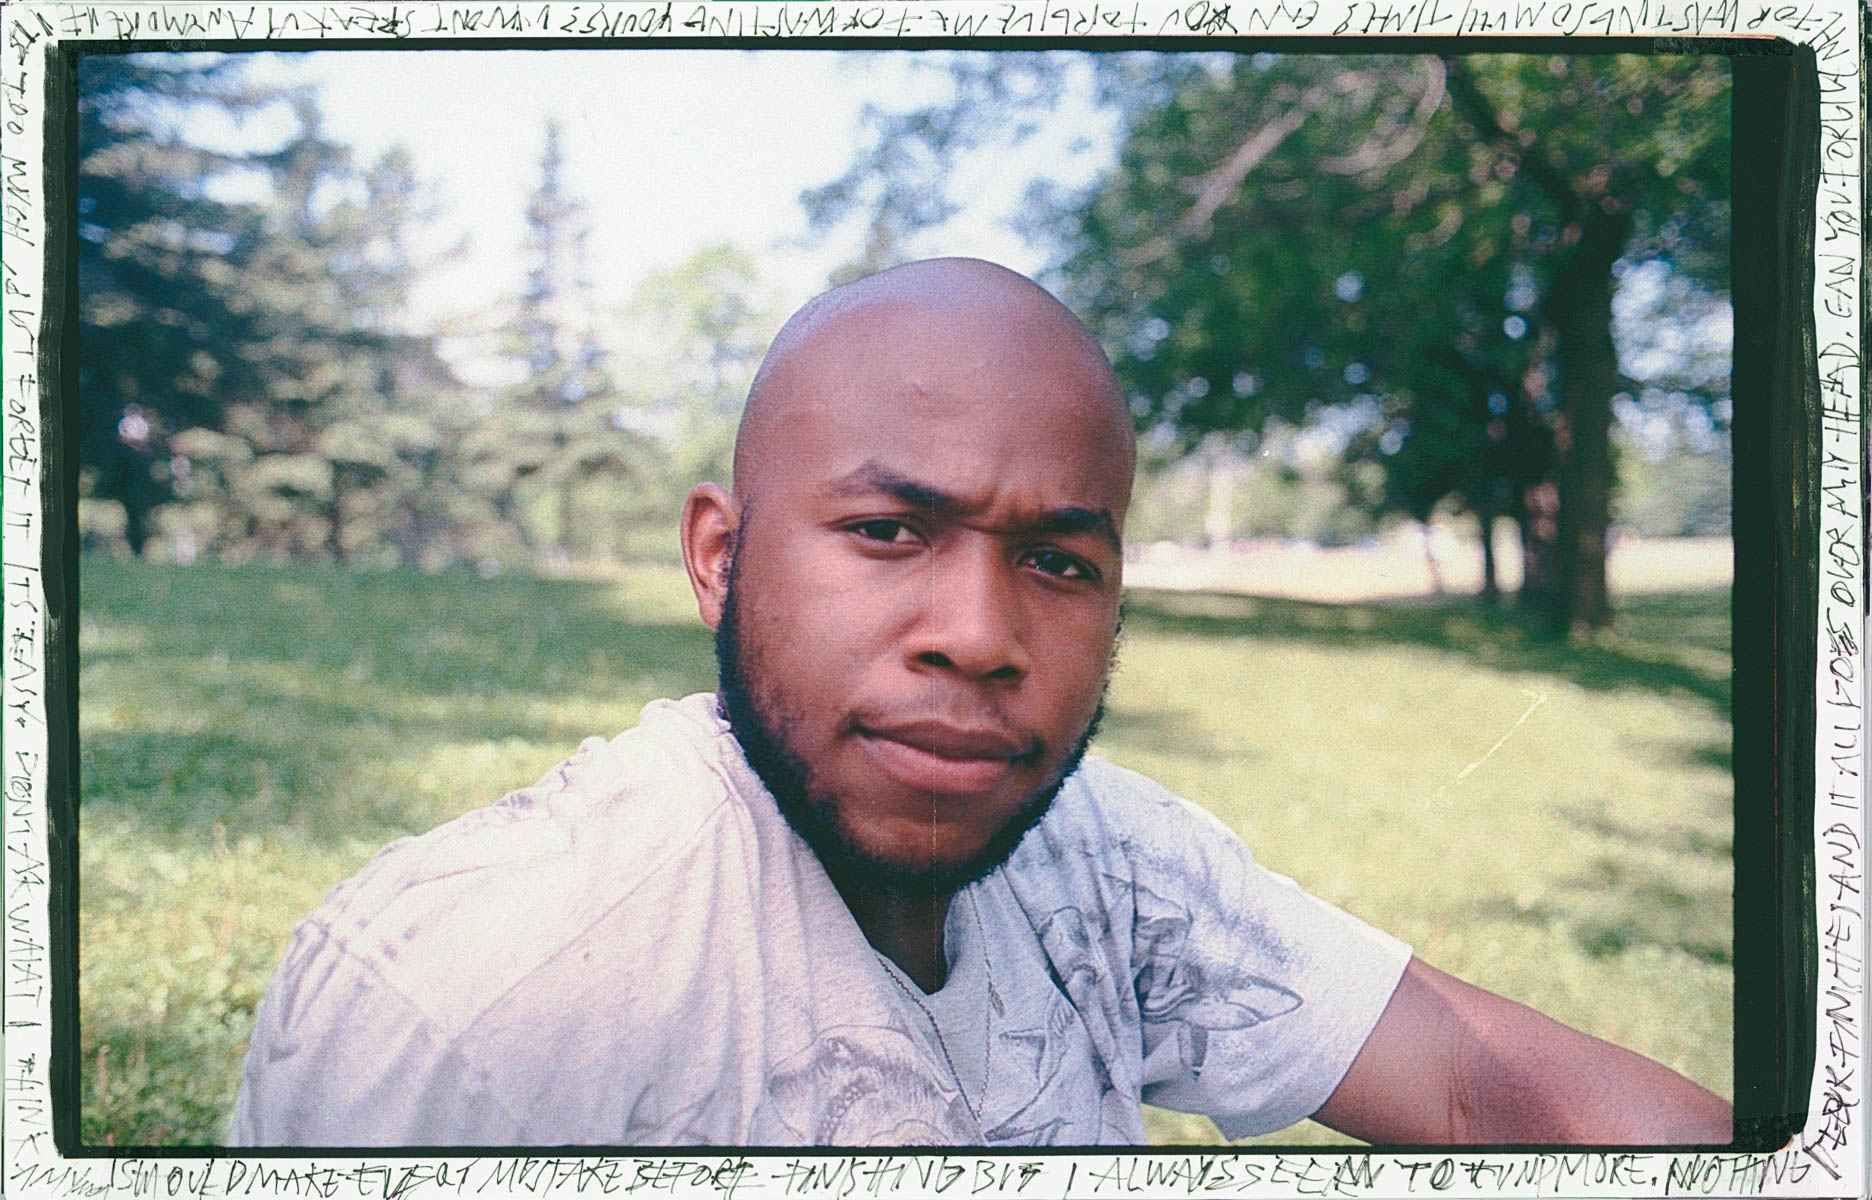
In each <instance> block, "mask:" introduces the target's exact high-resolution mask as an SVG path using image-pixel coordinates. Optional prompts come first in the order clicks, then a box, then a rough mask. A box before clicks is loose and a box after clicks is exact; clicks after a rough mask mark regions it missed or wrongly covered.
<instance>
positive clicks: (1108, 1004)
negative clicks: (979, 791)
mask: <svg viewBox="0 0 1872 1200" xmlns="http://www.w3.org/2000/svg"><path fill="white" fill-rule="evenodd" d="M945 936H946V943H947V950H948V952H949V955H950V962H951V978H950V981H949V983H948V984H947V985H946V986H945V987H944V988H943V989H942V991H941V992H939V993H937V994H936V995H935V996H925V995H923V994H922V993H921V991H919V990H918V989H917V988H916V987H915V985H914V984H911V983H909V981H908V980H906V979H904V978H903V977H902V976H901V975H900V974H899V973H897V972H895V971H894V970H893V969H892V968H891V967H890V966H889V964H888V963H886V962H885V961H884V960H882V959H881V958H880V957H879V956H878V955H877V954H876V953H875V952H874V951H873V950H872V949H871V947H870V945H869V944H868V943H867V942H866V941H865V939H864V936H863V934H862V933H861V932H860V931H859V929H858V926H857V924H856V923H855V922H854V921H853V920H852V917H851V914H850V912H849V911H848V910H847V909H846V907H845V905H844V903H843V901H841V900H840V899H839V896H838V893H837V892H836V891H835V890H834V889H833V887H832V884H831V881H830V880H829V879H828V878H827V877H826V875H825V872H824V870H823V869H822V868H821V867H820V865H819V862H818V859H817V858H816V857H815V856H814V855H813V853H812V851H811V850H810V849H809V848H808V847H807V846H806V845H805V843H804V842H802V841H801V840H800V839H799V837H798V835H796V834H795V833H794V832H793V830H792V829H791V828H790V827H789V826H788V825H787V824H786V822H785V820H784V819H783V818H782V817H781V815H780V813H779V811H778V809H777V808H776V807H775V804H774V801H773V798H772V796H770V795H769V794H768V793H767V791H766V789H765V788H764V787H762V786H761V784H760V782H759V780H758V779H757V778H756V776H755V775H754V773H753V771H752V770H751V769H750V768H749V767H748V765H747V762H746V760H745V758H744V757H743V756H742V754H741V751H740V747H739V745H738V744H737V743H736V742H735V740H734V738H733V737H732V735H730V734H729V732H728V729H727V727H726V725H725V724H724V723H723V722H722V720H721V718H720V717H719V716H718V714H717V712H716V707H715V702H714V698H713V697H712V696H708V695H698V696H691V697H689V698H688V699H686V700H682V701H680V702H672V701H658V702H657V703H655V704H651V705H650V706H648V707H647V708H645V710H644V714H643V718H642V721H641V723H640V724H639V725H638V726H637V728H635V729H633V730H631V731H629V732H627V733H624V734H622V735H620V736H618V737H616V738H614V739H612V740H611V741H609V742H606V741H602V740H600V739H597V738H592V739H589V740H587V741H586V742H585V743H584V745H582V746H581V747H580V748H579V751H578V753H576V754H575V755H573V756H572V757H571V758H570V759H568V760H567V761H566V762H564V763H562V764H560V765H559V766H558V767H556V768H554V769H553V770H552V771H551V772H549V773H548V774H547V776H546V777H545V778H544V779H542V780H541V781H540V782H539V783H538V784H535V785H534V786H533V787H531V788H527V789H525V790H523V791H519V792H516V793H514V794H513V795H510V796H508V797H507V798H506V799H504V800H502V801H501V802H500V803H499V804H496V805H494V806H493V807H491V808H487V809H482V810H480V811H478V812H474V813H470V814H468V815H467V816H464V817H462V818H460V819H458V820H455V821H451V822H449V823H448V824H446V825H443V826H442V827H440V828H438V829H436V830H433V831H432V832H430V833H428V834H425V835H423V836H421V837H418V838H406V839H404V840H402V841H399V842H396V843H394V844H393V845H391V846H389V847H388V848H386V849H385V850H384V851H383V852H382V853H380V854H379V855H378V856H377V857H376V858H375V859H373V860H372V862H371V863H370V864H369V865H368V866H367V867H366V868H365V869H364V870H363V871H362V872H361V873H360V874H359V875H357V876H356V877H355V878H353V879H351V880H349V881H347V882H345V883H343V884H341V885H339V886H338V887H337V888H336V889H334V890H333V891H332V893H331V895H330V896H329V897H328V898H327V899H326V902H325V904H324V905H323V906H321V907H320V908H319V910H318V911H317V912H315V913H313V914H312V915H311V916H310V917H308V918H307V919H306V920H305V921H304V922H302V923H301V924H300V926H299V927H298V929H297V930H296V931H295V933H294V935H293V940H292V944H291V946H290V947H289V948H288V950H287V953H286V957H285V959H284V961H282V963H281V964H280V967H279V969H278V971H277V972H276V974H275V975H274V978H273V981H272V983H271V985H270V986H269V987H268V989H267V994H266V996H265V998H264V999H263V1000H262V1001H261V1003H260V1007H259V1010H258V1012H257V1014H256V1024H255V1029H254V1035H253V1040H252V1042H251V1044H250V1045H249V1047H248V1051H247V1062H246V1069H245V1074H244V1078H243V1081H242V1085H241V1091H240V1097H239V1099H238V1100H237V1102H236V1105H235V1111H234V1119H233V1125H232V1129H231V1134H230V1140H231V1141H232V1142H234V1143H235V1144H239V1145H299V1146H373V1145H376V1146H381V1145H423V1146H438V1147H440V1146H475V1145H495V1146H509V1145H618V1146H626V1145H675V1144H687V1145H715V1146H730V1145H737V1146H738V1145H755V1146H759V1145H796V1144H838V1145H938V1144H950V1145H956V1144H960V1145H1007V1146H1015V1145H1094V1144H1109V1143H1125V1142H1139V1141H1142V1140H1143V1137H1144V1129H1143V1124H1142V1119H1141V1117H1140V1114H1139V1112H1138V1104H1139V1102H1140V1101H1144V1102H1149V1103H1151V1104H1156V1105H1161V1106H1164V1107H1167V1108H1173V1109H1179V1110H1183V1111H1188V1112H1200V1113H1206V1114H1208V1115H1209V1116H1211V1117H1213V1118H1214V1119H1215V1121H1216V1123H1217V1125H1218V1126H1220V1127H1221V1129H1222V1130H1223V1132H1224V1133H1226V1134H1228V1135H1229V1136H1232V1137H1233V1136H1242V1135H1245V1134H1249V1133H1256V1132H1264V1131H1268V1130H1273V1129H1278V1128H1280V1127H1282V1126H1284V1125H1287V1124H1290V1123H1291V1122H1293V1121H1296V1120H1298V1119H1300V1118H1302V1117H1305V1116H1307V1115H1308V1114H1310V1113H1312V1112H1313V1111H1314V1110H1316V1109H1317V1108H1318V1107H1319V1106H1320V1105H1321V1104H1322V1103H1323V1102H1324V1101H1325V1100H1326V1098H1327V1097H1328V1096H1329V1095H1330V1094H1331V1093H1332V1090H1333V1088H1334V1087H1336V1086H1337V1085H1338V1082H1339V1080H1340V1079H1341V1078H1342V1077H1343V1076H1344V1074H1345V1071H1346V1068H1347V1067H1348V1066H1349V1065H1350V1064H1351V1061H1352V1058H1353V1056H1354V1055H1355V1054H1356V1053H1357V1052H1358V1049H1359V1047H1360V1046H1361V1045H1363V1044H1364V1041H1365V1038H1366V1036H1367V1035H1368V1034H1369V1033H1370V1032H1371V1029H1372V1026H1373V1025H1374V1024H1375V1023H1376V1022H1377V1019H1378V1015H1379V1013H1380V1012H1381V1011H1382V1010H1383V1008H1384V1005H1385V1003H1386V1001H1387V1000H1388V999H1389V998H1390V995H1391V992H1392V989H1393V988H1394V987H1395V986H1396V983H1397V979H1398V977H1399V975H1400V974H1401V972H1402V970H1403V968H1404V964H1405V962H1406V960H1407V959H1408V957H1409V952H1408V950H1407V948H1406V947H1405V946H1404V945H1403V944H1401V943H1399V942H1398V941H1396V940H1395V939H1393V938H1390V937H1388V936H1386V935H1385V934H1382V933H1380V932H1378V931H1376V930H1374V929H1372V928H1371V927H1369V926H1367V925H1365V924H1363V923H1362V922H1360V921H1358V920H1356V919H1354V918H1352V917H1350V916H1348V915H1346V914H1345V913H1342V912H1340V911H1338V910H1337V909H1334V908H1332V907H1330V906H1328V905H1326V904H1324V903H1322V902H1320V901H1318V900H1316V899H1314V898H1313V897H1310V896H1308V895H1306V894H1305V893H1304V892H1302V891H1300V890H1299V889H1298V888H1297V887H1295V886H1294V885H1293V883H1292V882H1291V881H1289V880H1287V879H1284V878H1282V877H1280V876H1278V875H1275V874H1272V873H1271V872H1268V871H1266V870H1264V869H1262V868H1261V867H1260V866H1259V865H1258V864H1256V863H1255V862H1254V861H1253V859H1252V857H1251V856H1250V854H1249V852H1248V848H1247V847H1246V846H1245V845H1244V844H1243V843H1242V842H1241V840H1240V839H1239V838H1237V837H1236V836H1235V835H1234V834H1233V833H1231V832H1229V831H1228V830H1227V829H1226V828H1225V827H1223V826H1222V825H1221V823H1220V822H1218V821H1216V820H1215V819H1214V818H1213V817H1211V816H1209V815H1208V814H1207V813H1204V812H1203V811H1201V810H1200V809H1198V808H1196V807H1195V806H1193V805H1190V804H1188V803H1187V802H1185V801H1182V800H1179V799H1178V798H1176V797H1175V796H1172V795H1170V794H1169V793H1168V792H1166V791H1165V790H1164V789H1162V788H1161V787H1159V786H1157V785H1156V784H1154V783H1152V782H1150V781H1149V780H1147V779H1145V778H1143V777H1142V776H1139V775H1136V774H1134V773H1132V772H1130V771H1126V770H1123V769H1121V768H1119V767H1115V766H1112V765H1111V764H1109V763H1105V762H1103V761H1100V760H1098V759H1096V758H1088V759H1087V760H1086V762H1085V763H1084V765H1083V766H1081V768H1080V769H1079V770H1078V771H1077V772H1076V773H1075V774H1074V775H1073V777H1072V778H1071V779H1070V780H1068V781H1067V783H1066V785H1065V787H1064V788H1062V789H1061V792H1060V795H1059V798H1058V799H1057V801H1056V802H1055V803H1054V805H1053V808H1052V810H1051V811H1050V812H1049V813H1048V814H1047V816H1046V817H1045V818H1044V819H1043V820H1042V821H1041V822H1040V823H1039V824H1038V825H1037V826H1035V828H1034V829H1033V830H1032V831H1031V832H1030V833H1029V834H1028V836H1027V837H1026V838H1025V839H1024V840H1023V841H1022V842H1021V844H1020V846H1019V848H1018V849H1017V850H1016V851H1015V852H1014V855H1013V856H1012V857H1011V858H1010V859H1009V860H1008V862H1007V863H1006V864H1005V865H1004V866H1003V867H1001V868H1000V869H999V870H997V871H995V872H993V873H991V874H990V875H989V876H988V877H987V878H985V879H983V880H982V881H981V882H979V883H977V884H975V885H973V886H971V887H970V888H968V889H966V890H965V891H964V892H962V893H961V894H960V895H959V896H958V897H957V900H956V902H955V903H954V904H953V905H952V906H951V909H950V914H949V919H948V925H947V927H946V930H945Z"/></svg>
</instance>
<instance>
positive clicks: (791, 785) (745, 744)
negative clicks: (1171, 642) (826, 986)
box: [715, 562, 1111, 900]
mask: <svg viewBox="0 0 1872 1200" xmlns="http://www.w3.org/2000/svg"><path fill="white" fill-rule="evenodd" d="M737 565H738V564H736V563H733V562H731V563H730V564H729V568H728V584H727V589H726V595H725V596H724V597H723V601H722V614H721V621H720V623H719V624H718V625H717V626H716V628H715V661H716V665H717V668H718V671H719V680H720V682H719V689H718V691H717V692H716V704H717V706H718V707H719V709H720V711H721V715H722V718H723V719H724V720H726V721H727V722H728V728H729V730H730V732H732V733H733V734H734V737H735V740H736V741H737V742H739V743H740V744H741V751H742V753H743V754H744V755H746V756H747V760H748V765H749V766H751V767H753V768H754V773H755V774H756V775H757V776H759V777H760V781H761V783H763V784H764V785H766V788H767V790H768V791H769V792H770V793H772V794H773V798H774V801H775V803H776V804H777V806H778V807H779V809H780V815H781V816H783V817H785V818H786V822H787V824H788V825H790V826H792V828H793V831H794V832H795V833H797V834H799V836H800V838H801V839H802V840H804V841H805V843H806V844H807V845H808V846H809V847H811V848H812V851H813V853H814V854H815V855H817V856H818V858H819V862H820V863H821V864H822V865H823V866H824V867H825V870H826V874H827V875H829V876H831V877H832V879H833V881H834V882H835V883H836V884H838V885H839V887H840V888H841V889H846V888H855V889H857V890H859V891H862V892H866V893H871V894H878V893H883V894H888V895H893V896H897V897H901V898H902V899H905V900H927V899H933V898H936V897H939V896H948V895H952V894H954V893H955V892H957V891H960V890H961V889H962V888H964V887H967V886H968V885H969V884H971V883H974V882H975V881H976V880H978V879H981V878H982V877H983V876H985V875H987V874H988V873H989V872H990V871H993V870H994V869H995V868H996V867H999V866H1000V865H1001V864H1002V863H1004V862H1006V861H1007V860H1008V857H1009V856H1010V855H1012V854H1013V853H1014V850H1015V847H1017V846H1019V845H1020V842H1021V839H1022V838H1024V837H1026V836H1027V832H1028V830H1030V829H1032V828H1033V827H1034V826H1035V825H1036V824H1038V823H1039V821H1040V818H1041V817H1043V816H1045V815H1046V812H1047V809H1048V808H1049V807H1051V806H1052V803H1053V799H1054V797H1056V796H1058V795H1059V791H1060V788H1062V787H1063V786H1065V783H1066V780H1067V779H1068V778H1070V777H1071V775H1072V773H1073V772H1074V771H1075V770H1077V769H1078V767H1079V762H1080V760H1081V759H1082V758H1084V757H1085V752H1086V747H1087V746H1088V745H1090V744H1091V741H1092V738H1093V736H1094V735H1095V734H1096V733H1097V732H1098V727H1099V722H1100V721H1101V720H1102V719H1103V717H1104V715H1105V695H1104V687H1105V685H1104V684H1101V685H1100V693H1099V702H1098V705H1097V707H1096V708H1094V710H1093V712H1092V718H1091V720H1090V721H1088V722H1087V723H1086V727H1085V729H1084V731H1083V732H1082V733H1081V734H1080V735H1079V737H1078V739H1077V740H1076V741H1075V743H1074V745H1073V748H1072V752H1071V753H1069V754H1068V755H1067V756H1066V759H1065V761H1064V762H1062V763H1061V764H1060V766H1059V768H1058V770H1056V771H1054V772H1053V773H1052V775H1051V776H1049V777H1048V780H1047V782H1046V783H1044V784H1042V785H1041V786H1040V787H1038V788H1036V789H1035V790H1034V791H1033V792H1032V793H1031V794H1029V795H1028V796H1027V798H1026V799H1025V800H1024V801H1022V802H1021V805H1020V808H1019V809H1018V810H1017V811H1016V812H1015V814H1014V816H1013V817H1011V818H1010V819H1009V820H1008V822H1007V823H1006V824H1005V825H1003V826H1002V827H1001V828H1000V829H998V830H996V831H995V832H994V834H993V835H992V836H991V837H990V838H989V839H988V841H987V842H986V843H984V844H983V846H982V847H981V849H979V850H977V851H976V852H975V853H973V854H971V855H969V856H968V857H967V858H964V859H960V860H958V861H955V862H935V863H928V864H923V865H918V866H905V865H903V864H902V863H898V862H893V861H891V860H889V859H886V858H882V857H879V856H878V855H875V854H873V853H871V852H869V851H867V850H866V849H865V848H864V847H863V846H861V845H859V844H858V842H857V841H856V840H855V839H854V838H853V837H852V836H851V834H850V833H849V832H848V831H847V830H846V828H845V826H844V824H843V822H842V821H841V820H840V817H839V813H840V810H841V807H842V806H843V804H844V800H843V798H841V797H839V796H838V795H836V794H834V793H832V792H830V791H829V790H827V789H825V788H822V787H820V786H818V785H817V784H816V783H815V781H814V780H813V773H812V767H811V765H810V764H808V763H807V761H806V759H805V757H804V756H803V755H801V754H800V753H799V751H798V750H797V749H795V747H794V744H793V741H792V739H791V733H790V729H789V721H788V719H787V717H786V715H785V714H784V713H783V712H778V711H775V710H776V709H777V708H778V706H777V705H776V704H775V702H774V696H773V692H772V690H771V689H768V688H763V686H762V685H763V684H765V683H767V682H769V681H767V680H763V679H761V678H760V675H761V669H760V662H759V654H758V651H757V650H756V649H754V648H753V647H752V646H751V645H750V643H749V639H748V637H747V634H746V631H745V630H743V629H742V626H741V620H740V616H741V614H740V608H739V605H738V604H737V603H736V595H735V582H736V578H737V575H736V567H737ZM1110 678H1111V672H1110V670H1109V669H1107V671H1106V682H1107V683H1108V682H1109V681H1110Z"/></svg>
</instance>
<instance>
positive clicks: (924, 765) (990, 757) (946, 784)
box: [857, 720, 1039, 795]
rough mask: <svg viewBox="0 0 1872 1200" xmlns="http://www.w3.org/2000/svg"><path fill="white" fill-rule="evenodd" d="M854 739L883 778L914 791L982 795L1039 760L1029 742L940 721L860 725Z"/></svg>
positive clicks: (986, 729)
mask: <svg viewBox="0 0 1872 1200" xmlns="http://www.w3.org/2000/svg"><path fill="white" fill-rule="evenodd" d="M857 732H858V736H859V739H860V740H861V741H862V742H863V744H864V745H865V746H866V747H867V748H868V749H869V750H870V751H871V753H872V755H873V757H874V758H875V759H876V760H877V762H878V765H879V766H880V767H881V768H882V769H883V770H884V772H885V774H887V775H889V776H891V777H892V778H894V779H896V780H897V781H898V782H899V783H902V784H904V785H905V786H906V787H909V788H912V789H914V790H916V791H919V792H933V793H937V794H944V795H961V794H967V793H978V792H985V791H987V790H989V789H990V788H993V787H994V786H995V785H997V784H999V783H1000V782H1001V781H1002V780H1004V779H1005V778H1007V776H1008V774H1009V773H1010V772H1012V771H1013V770H1014V769H1015V768H1016V767H1020V766H1025V765H1026V764H1028V763H1029V762H1031V761H1033V760H1034V759H1035V758H1037V757H1038V755H1039V747H1038V745H1036V744H1035V743H1034V742H1033V741H1032V740H1030V739H1026V738H1022V737H1020V736H1018V735H1016V734H1013V733H1010V732H1008V731H1006V730H1002V729H995V728H992V727H986V726H967V725H956V724H950V723H948V722H944V721H925V720H917V721H898V722H889V723H883V724H865V723H861V724H859V726H858V729H857Z"/></svg>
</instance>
